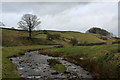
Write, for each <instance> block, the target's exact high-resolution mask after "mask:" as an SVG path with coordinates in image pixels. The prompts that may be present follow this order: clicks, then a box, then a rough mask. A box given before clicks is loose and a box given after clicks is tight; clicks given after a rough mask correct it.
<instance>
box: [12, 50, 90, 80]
mask: <svg viewBox="0 0 120 80" xmlns="http://www.w3.org/2000/svg"><path fill="white" fill-rule="evenodd" d="M48 59H57V60H59V62H60V63H61V64H63V65H64V66H65V67H66V68H67V70H66V71H64V72H56V71H55V70H54V69H53V68H51V67H50V65H49V63H48V61H47V60H48ZM11 60H12V62H13V63H15V64H16V65H17V70H18V72H19V74H20V75H21V77H23V78H31V79H33V78H37V79H38V80H81V79H82V80H85V79H91V78H92V76H91V74H90V73H89V72H87V71H85V70H84V69H83V68H81V67H80V66H77V65H75V64H73V63H70V62H68V61H65V60H63V59H62V58H61V57H51V56H46V55H41V54H38V51H31V52H26V53H25V55H23V56H19V57H13V58H11Z"/></svg>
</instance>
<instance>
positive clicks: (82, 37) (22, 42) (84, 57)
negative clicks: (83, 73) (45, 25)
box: [2, 29, 120, 78]
mask: <svg viewBox="0 0 120 80" xmlns="http://www.w3.org/2000/svg"><path fill="white" fill-rule="evenodd" d="M47 32H48V33H49V34H60V39H55V40H52V41H50V40H47V34H44V33H43V31H33V32H32V39H31V40H29V39H28V32H26V31H18V30H9V29H2V68H3V69H2V70H3V71H2V72H3V74H2V76H3V78H19V77H20V75H19V74H18V73H17V71H16V65H15V64H13V63H12V62H11V61H10V60H9V59H8V57H11V56H17V55H20V54H23V53H25V52H26V51H27V50H36V49H40V48H47V49H44V50H43V51H40V53H41V54H47V55H51V56H62V57H64V58H65V59H66V60H68V61H70V62H73V63H75V64H77V65H80V66H82V67H83V68H85V69H86V70H88V71H90V72H91V73H92V74H93V75H94V76H95V77H99V78H111V77H112V78H116V77H118V65H119V64H120V55H119V52H118V46H120V45H118V44H111V42H113V41H116V39H114V38H110V37H106V36H102V35H99V34H90V33H80V32H72V31H47ZM71 38H76V39H77V40H78V43H84V42H87V43H100V42H107V43H108V44H105V45H99V46H72V45H71V44H70V39H71ZM103 38H107V39H105V40H104V39H103ZM41 44H43V45H41ZM45 44H62V45H64V46H65V47H63V48H55V47H54V46H55V45H45ZM51 47H52V49H51ZM48 48H50V49H48ZM8 66H9V67H8Z"/></svg>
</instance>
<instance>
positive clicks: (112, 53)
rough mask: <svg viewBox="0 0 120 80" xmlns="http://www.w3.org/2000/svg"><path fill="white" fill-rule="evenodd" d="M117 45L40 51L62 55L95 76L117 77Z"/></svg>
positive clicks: (118, 58) (119, 57) (52, 54)
mask: <svg viewBox="0 0 120 80" xmlns="http://www.w3.org/2000/svg"><path fill="white" fill-rule="evenodd" d="M118 46H120V45H118V44H114V45H112V44H108V45H100V46H74V47H69V48H54V49H49V50H42V51H40V53H41V54H47V55H50V56H55V55H56V56H62V57H64V58H65V59H66V60H68V61H70V62H73V63H75V64H77V65H80V66H82V67H83V68H84V69H86V70H88V71H90V72H91V73H92V74H93V76H94V77H96V78H118V77H119V69H118V66H119V64H120V53H119V52H118Z"/></svg>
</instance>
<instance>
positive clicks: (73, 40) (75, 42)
mask: <svg viewBox="0 0 120 80" xmlns="http://www.w3.org/2000/svg"><path fill="white" fill-rule="evenodd" d="M70 43H71V44H72V45H73V46H75V45H77V44H78V41H77V39H75V38H73V39H71V40H70Z"/></svg>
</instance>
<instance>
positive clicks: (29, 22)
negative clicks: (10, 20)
mask: <svg viewBox="0 0 120 80" xmlns="http://www.w3.org/2000/svg"><path fill="white" fill-rule="evenodd" d="M40 23H41V21H40V20H39V18H38V17H37V16H36V15H32V14H24V15H23V17H22V18H21V21H19V22H18V25H19V28H22V29H24V30H27V31H28V32H29V38H30V39H31V33H32V30H33V29H34V28H35V27H37V26H38V25H39V24H40Z"/></svg>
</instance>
